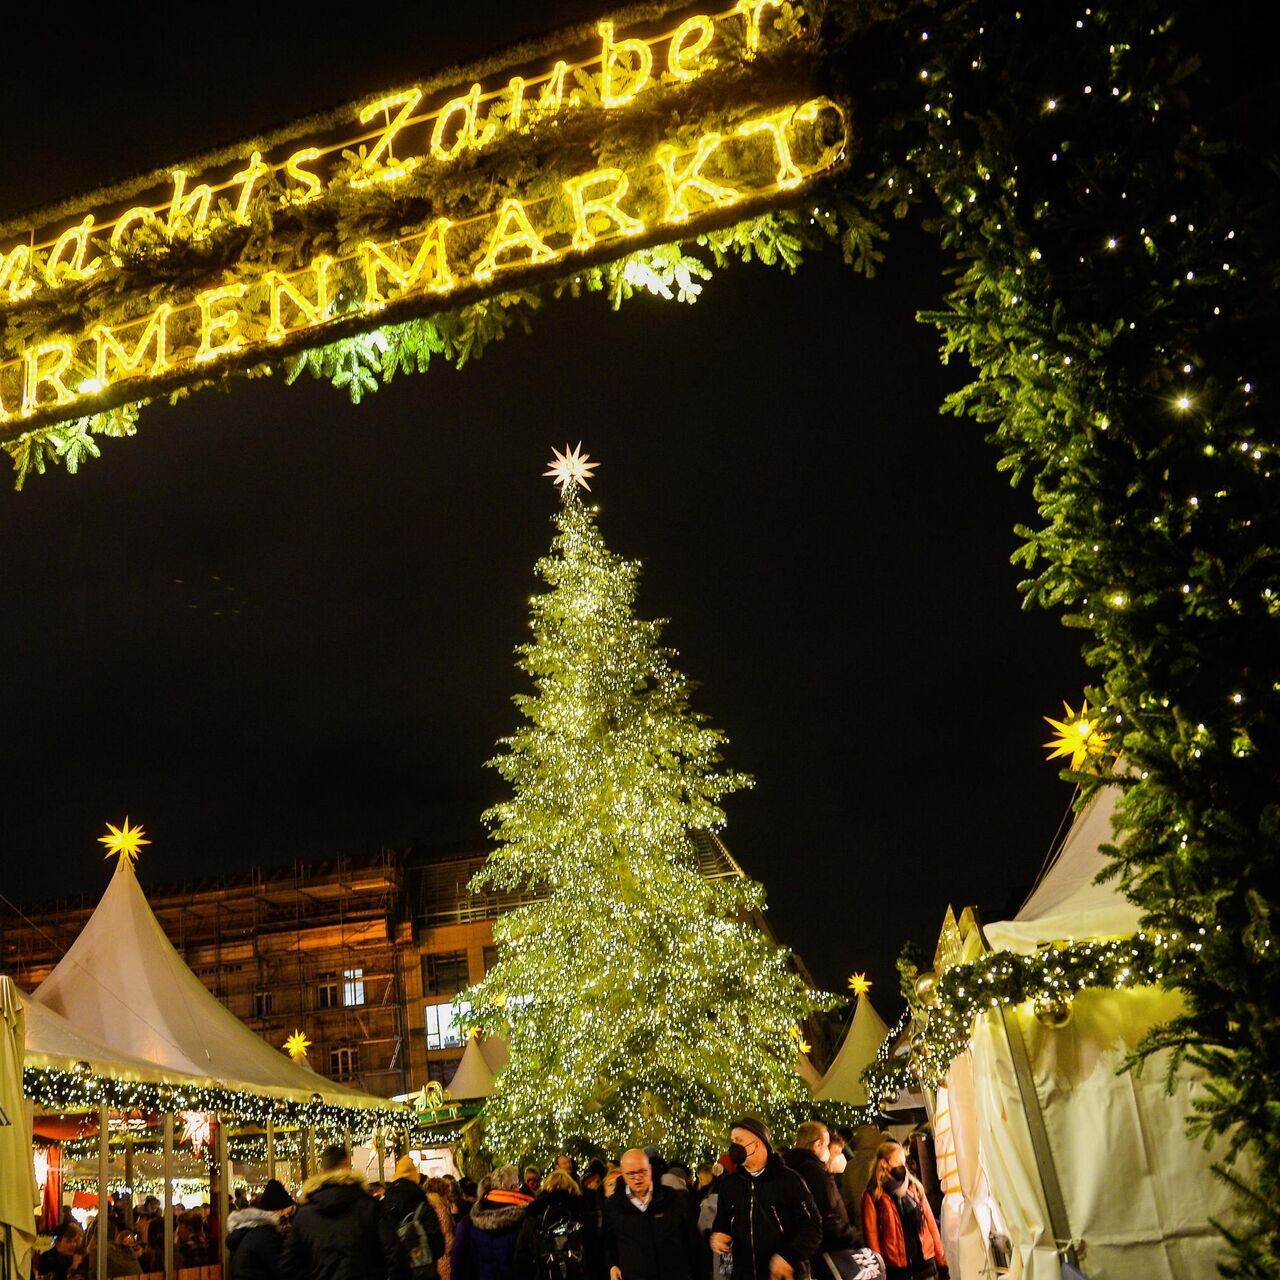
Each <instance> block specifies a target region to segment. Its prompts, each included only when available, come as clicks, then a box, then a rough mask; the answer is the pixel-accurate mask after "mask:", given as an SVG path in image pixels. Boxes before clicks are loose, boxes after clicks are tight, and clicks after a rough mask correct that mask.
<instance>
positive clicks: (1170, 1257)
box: [948, 788, 1232, 1280]
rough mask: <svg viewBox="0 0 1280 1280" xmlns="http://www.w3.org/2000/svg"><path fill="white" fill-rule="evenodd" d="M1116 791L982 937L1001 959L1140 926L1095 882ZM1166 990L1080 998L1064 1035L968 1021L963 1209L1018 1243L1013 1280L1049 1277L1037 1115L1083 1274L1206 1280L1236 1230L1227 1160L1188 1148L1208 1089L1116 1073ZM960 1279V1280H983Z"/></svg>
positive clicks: (1188, 1075) (971, 1227)
mask: <svg viewBox="0 0 1280 1280" xmlns="http://www.w3.org/2000/svg"><path fill="white" fill-rule="evenodd" d="M1115 790H1116V789H1115V788H1104V789H1103V790H1102V791H1101V792H1100V793H1099V794H1098V796H1096V797H1095V798H1094V799H1093V800H1092V801H1091V803H1090V804H1089V805H1088V806H1087V807H1086V809H1085V810H1084V811H1083V812H1082V813H1080V814H1079V815H1078V816H1077V817H1076V820H1075V822H1074V823H1073V825H1072V828H1071V831H1070V832H1069V833H1068V836H1067V838H1066V840H1065V842H1064V844H1063V848H1062V852H1061V854H1060V856H1059V857H1058V859H1057V860H1056V861H1055V863H1054V864H1053V865H1052V866H1051V867H1050V869H1049V871H1048V873H1047V874H1046V875H1045V877H1044V878H1043V880H1042V881H1041V883H1040V884H1039V885H1038V886H1037V887H1036V889H1035V891H1034V892H1033V893H1032V894H1031V896H1030V897H1029V898H1028V900H1027V902H1026V904H1025V905H1024V906H1023V908H1022V909H1021V910H1020V911H1019V912H1018V915H1017V917H1016V918H1015V919H1014V920H1013V921H1009V922H1004V923H1000V924H993V925H989V926H987V927H986V928H985V934H986V937H987V940H988V941H989V943H990V944H991V946H992V947H993V948H995V949H997V950H1000V949H1008V950H1013V951H1020V952H1024V953H1029V952H1031V951H1034V949H1035V947H1036V945H1037V944H1038V943H1044V942H1054V941H1057V940H1060V939H1070V938H1074V939H1081V938H1094V937H1115V936H1125V935H1129V934H1132V933H1133V932H1134V931H1135V930H1136V928H1137V922H1138V913H1137V911H1136V909H1135V908H1134V907H1133V906H1132V904H1130V903H1128V902H1127V901H1126V900H1125V899H1124V898H1123V897H1122V895H1121V894H1120V892H1119V890H1118V889H1117V888H1116V887H1115V885H1114V883H1112V882H1108V883H1106V884H1104V885H1097V884H1094V883H1093V881H1094V877H1095V876H1096V875H1097V873H1098V871H1100V870H1101V869H1102V867H1103V866H1104V865H1106V861H1107V860H1106V858H1105V857H1104V856H1103V854H1102V853H1101V852H1100V850H1099V845H1101V844H1103V843H1107V842H1109V841H1110V839H1111V815H1112V813H1113V812H1114V804H1115V798H1116V797H1115ZM1180 1005H1181V997H1180V996H1178V995H1177V993H1176V992H1166V991H1162V990H1159V989H1156V988H1138V989H1128V990H1124V991H1101V990H1086V991H1082V992H1080V993H1079V994H1078V995H1077V996H1076V997H1075V1000H1074V1002H1073V1006H1072V1008H1073V1017H1072V1020H1071V1022H1070V1023H1069V1024H1068V1025H1067V1026H1066V1027H1063V1028H1060V1029H1057V1030H1052V1029H1048V1028H1045V1027H1043V1026H1041V1025H1040V1024H1039V1023H1038V1022H1037V1021H1036V1020H1035V1018H1034V1017H1033V1016H1032V1015H1031V1013H1030V1011H1029V1010H1028V1009H1026V1008H1018V1009H1016V1010H1013V1009H1011V1010H1009V1011H1007V1026H1008V1034H1006V1029H1005V1028H1006V1019H1005V1018H1002V1017H1001V1015H1000V1014H999V1013H998V1012H992V1013H988V1014H984V1015H983V1016H981V1017H980V1018H978V1019H977V1022H976V1024H975V1028H974V1035H973V1040H972V1042H971V1046H970V1051H969V1053H968V1055H965V1056H963V1057H962V1058H961V1059H958V1060H957V1064H956V1065H955V1066H954V1067H953V1069H952V1071H951V1073H950V1075H949V1077H948V1086H949V1089H948V1092H949V1098H950V1106H951V1112H952V1123H953V1126H954V1127H955V1129H956V1132H957V1134H958V1135H959V1134H965V1135H969V1134H971V1133H972V1132H973V1131H974V1130H976V1134H977V1138H978V1149H979V1152H980V1160H979V1167H974V1164H973V1160H972V1148H973V1141H972V1137H971V1136H970V1137H968V1139H967V1141H961V1142H958V1143H957V1146H958V1148H960V1149H961V1150H960V1151H959V1154H960V1157H961V1159H960V1166H961V1167H960V1173H961V1179H962V1182H963V1183H964V1187H965V1193H966V1196H970V1195H973V1196H974V1197H975V1200H977V1199H980V1198H981V1197H980V1192H981V1187H980V1184H981V1180H982V1178H983V1176H984V1175H985V1177H986V1178H987V1179H988V1180H989V1183H990V1188H991V1192H992V1194H993V1196H994V1199H995V1202H996V1204H997V1206H998V1209H999V1212H1000V1214H1001V1216H1002V1217H1003V1218H1004V1221H1005V1224H1006V1227H1007V1230H1008V1233H1009V1235H1010V1237H1011V1239H1012V1242H1013V1245H1014V1259H1013V1267H1012V1269H1011V1271H1010V1272H1009V1276H1010V1280H1018V1277H1020V1276H1026V1277H1028V1278H1029V1280H1059V1277H1060V1276H1061V1274H1062V1271H1061V1267H1060V1264H1059V1260H1058V1254H1057V1250H1056V1248H1055V1245H1054V1240H1053V1236H1052V1231H1051V1229H1050V1226H1049V1222H1050V1215H1049V1210H1048V1205H1047V1198H1046V1193H1045V1189H1044V1186H1043V1182H1042V1177H1041V1173H1040V1166H1039V1164H1038V1163H1037V1160H1036V1154H1035V1149H1034V1146H1033V1143H1032V1137H1031V1128H1030V1126H1029V1124H1028V1119H1027V1117H1028V1114H1034V1110H1029V1107H1030V1108H1034V1109H1038V1111H1039V1112H1040V1114H1041V1116H1042V1117H1043V1121H1044V1127H1045V1130H1046V1132H1047V1138H1048V1148H1049V1153H1050V1155H1051V1157H1052V1162H1053V1167H1054V1169H1055V1170H1056V1174H1057V1178H1058V1181H1059V1184H1060V1186H1061V1190H1062V1196H1063V1201H1064V1204H1065V1209H1066V1215H1067V1220H1068V1224H1069V1228H1070V1232H1071V1236H1072V1240H1073V1242H1074V1243H1075V1245H1076V1247H1077V1249H1078V1250H1079V1251H1080V1256H1081V1265H1082V1268H1083V1270H1084V1272H1085V1274H1086V1275H1088V1276H1091V1277H1105V1276H1112V1275H1115V1276H1120V1275H1141V1276H1143V1277H1144V1280H1147V1278H1148V1277H1149V1278H1150V1280H1202V1277H1205V1276H1210V1275H1213V1274H1214V1273H1215V1264H1216V1259H1217V1257H1218V1255H1219V1253H1220V1249H1221V1238H1220V1237H1219V1236H1218V1234H1217V1232H1216V1231H1215V1230H1214V1228H1213V1227H1211V1226H1210V1224H1209V1219H1210V1217H1215V1218H1218V1219H1219V1220H1223V1221H1230V1220H1231V1218H1232V1202H1231V1197H1230V1194H1229V1192H1228V1190H1227V1188H1226V1187H1225V1184H1223V1183H1222V1181H1221V1180H1220V1179H1218V1178H1217V1177H1216V1176H1215V1175H1214V1174H1213V1173H1212V1170H1211V1167H1210V1166H1211V1164H1212V1163H1213V1161H1214V1160H1215V1159H1217V1158H1219V1157H1220V1156H1221V1155H1222V1150H1221V1149H1218V1150H1211V1151H1209V1152H1206V1151H1204V1149H1203V1148H1202V1147H1201V1146H1200V1144H1199V1143H1198V1142H1196V1141H1192V1140H1190V1139H1188V1137H1187V1136H1186V1120H1187V1118H1188V1116H1190V1115H1191V1114H1192V1111H1193V1107H1194V1102H1195V1099H1196V1097H1197V1095H1198V1094H1199V1093H1200V1091H1201V1089H1202V1088H1203V1083H1202V1081H1201V1079H1200V1077H1198V1076H1197V1075H1196V1073H1194V1072H1192V1071H1191V1070H1189V1069H1186V1068H1184V1069H1183V1070H1181V1071H1180V1072H1179V1074H1178V1080H1177V1085H1176V1087H1175V1090H1174V1092H1173V1094H1172V1095H1170V1094H1168V1093H1167V1092H1166V1090H1165V1085H1164V1078H1165V1067H1166V1059H1165V1057H1164V1055H1160V1056H1158V1057H1156V1058H1155V1059H1153V1060H1151V1061H1149V1062H1148V1063H1147V1065H1146V1067H1145V1069H1144V1070H1143V1071H1142V1072H1141V1074H1135V1073H1133V1072H1125V1073H1123V1074H1119V1075H1118V1074H1117V1068H1118V1067H1119V1066H1120V1063H1121V1062H1122V1061H1123V1060H1124V1058H1125V1057H1126V1055H1127V1054H1128V1053H1130V1052H1131V1051H1132V1050H1133V1049H1134V1048H1135V1047H1136V1046H1137V1044H1138V1042H1139V1040H1140V1039H1141V1038H1142V1036H1143V1034H1144V1033H1145V1032H1146V1031H1147V1030H1148V1029H1149V1028H1150V1027H1152V1026H1154V1025H1155V1024H1157V1023H1159V1022H1162V1021H1165V1020H1166V1019H1168V1018H1169V1017H1171V1016H1173V1015H1175V1014H1176V1013H1177V1012H1178V1010H1179V1008H1180ZM1009 1036H1014V1037H1016V1038H1017V1040H1018V1041H1020V1042H1021V1045H1022V1046H1023V1047H1024V1048H1025V1052H1026V1056H1027V1060H1028V1062H1029V1064H1030V1071H1031V1078H1032V1088H1033V1090H1034V1095H1035V1096H1034V1099H1031V1100H1028V1099H1024V1097H1023V1095H1022V1092H1021V1090H1020V1088H1019V1082H1018V1077H1017V1072H1016V1070H1015V1064H1014V1057H1013V1053H1012V1051H1011V1048H1010V1040H1009V1038H1008V1037H1009ZM977 1216H980V1215H975V1219H973V1220H970V1221H968V1222H965V1223H962V1224H961V1231H960V1236H961V1239H962V1242H963V1243H962V1249H961V1254H962V1257H963V1258H965V1259H966V1260H972V1259H973V1257H974V1249H973V1247H972V1245H973V1244H974V1243H976V1244H977V1245H978V1247H979V1249H978V1251H979V1252H980V1246H981V1240H980V1239H977V1240H976V1241H975V1240H974V1232H975V1226H976V1217H977ZM981 1274H982V1272H981V1271H980V1270H976V1269H974V1270H970V1269H965V1270H964V1271H962V1277H963V1280H969V1278H970V1275H974V1276H977V1275H981Z"/></svg>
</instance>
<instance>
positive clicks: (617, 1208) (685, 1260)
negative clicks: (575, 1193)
mask: <svg viewBox="0 0 1280 1280" xmlns="http://www.w3.org/2000/svg"><path fill="white" fill-rule="evenodd" d="M604 1231H605V1248H606V1251H607V1253H608V1258H609V1265H610V1266H611V1267H617V1268H618V1269H619V1270H620V1271H621V1272H622V1275H623V1280H695V1277H696V1276H698V1275H699V1274H700V1267H699V1256H700V1254H699V1240H698V1231H697V1226H696V1224H695V1223H694V1220H693V1215H692V1214H691V1213H690V1211H689V1196H688V1194H687V1193H686V1192H684V1191H676V1190H674V1189H673V1188H671V1187H664V1186H663V1185H662V1184H661V1183H657V1182H655V1183H654V1187H653V1199H652V1200H650V1202H649V1207H648V1208H647V1209H646V1210H645V1211H644V1212H643V1213H641V1212H640V1210H639V1209H637V1208H636V1207H635V1205H634V1204H632V1203H631V1199H630V1197H629V1196H628V1195H627V1189H626V1186H625V1184H624V1183H623V1181H622V1179H621V1178H619V1179H618V1185H617V1186H616V1187H614V1189H613V1195H611V1196H610V1197H609V1198H608V1199H607V1200H606V1201H605V1202H604Z"/></svg>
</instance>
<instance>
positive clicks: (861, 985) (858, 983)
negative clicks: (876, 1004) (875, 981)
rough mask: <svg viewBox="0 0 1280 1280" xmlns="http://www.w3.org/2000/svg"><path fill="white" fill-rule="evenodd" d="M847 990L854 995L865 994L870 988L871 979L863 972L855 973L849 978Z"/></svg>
mask: <svg viewBox="0 0 1280 1280" xmlns="http://www.w3.org/2000/svg"><path fill="white" fill-rule="evenodd" d="M849 990H850V991H852V992H853V994H854V995H855V996H865V995H866V994H867V992H868V991H870V990H871V979H870V978H868V977H867V975H866V974H865V973H855V974H852V975H851V976H850V978H849Z"/></svg>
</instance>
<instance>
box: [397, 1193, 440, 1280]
mask: <svg viewBox="0 0 1280 1280" xmlns="http://www.w3.org/2000/svg"><path fill="white" fill-rule="evenodd" d="M424 1208H426V1206H425V1205H421V1204H420V1205H418V1206H417V1208H415V1209H414V1211H413V1212H412V1213H406V1214H405V1216H404V1217H403V1218H401V1219H400V1222H399V1224H398V1225H397V1226H396V1235H398V1236H399V1237H400V1243H401V1244H402V1245H403V1246H404V1251H405V1253H407V1254H408V1255H409V1270H410V1271H411V1272H412V1273H413V1277H414V1280H427V1278H428V1277H430V1276H434V1275H435V1274H436V1259H435V1255H434V1254H433V1253H432V1252H431V1238H430V1237H429V1236H428V1235H427V1228H426V1227H425V1226H424V1225H423V1221H422V1211H423V1209H424Z"/></svg>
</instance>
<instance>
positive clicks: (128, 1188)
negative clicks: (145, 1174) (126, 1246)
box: [124, 1134, 134, 1231]
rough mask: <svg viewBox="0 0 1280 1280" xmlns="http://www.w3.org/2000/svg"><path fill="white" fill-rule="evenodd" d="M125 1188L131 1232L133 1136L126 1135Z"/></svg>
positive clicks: (127, 1222) (125, 1214) (125, 1213)
mask: <svg viewBox="0 0 1280 1280" xmlns="http://www.w3.org/2000/svg"><path fill="white" fill-rule="evenodd" d="M124 1187H125V1192H126V1194H127V1195H128V1199H127V1200H126V1201H125V1202H124V1222H125V1226H127V1227H128V1228H129V1230H130V1231H132V1230H133V1225H134V1223H133V1135H132V1134H125V1138H124Z"/></svg>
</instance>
